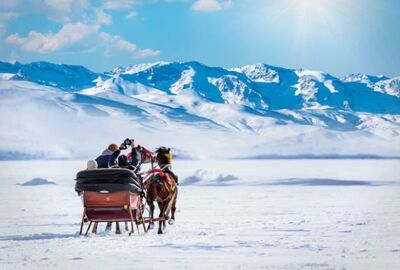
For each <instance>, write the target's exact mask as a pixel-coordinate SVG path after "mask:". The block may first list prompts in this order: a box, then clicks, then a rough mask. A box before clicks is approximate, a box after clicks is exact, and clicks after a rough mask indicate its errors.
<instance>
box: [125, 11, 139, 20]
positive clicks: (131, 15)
mask: <svg viewBox="0 0 400 270" xmlns="http://www.w3.org/2000/svg"><path fill="white" fill-rule="evenodd" d="M138 15H139V13H138V12H137V11H135V10H132V11H131V12H129V13H128V15H126V16H125V19H128V20H130V19H132V18H134V17H137V16H138Z"/></svg>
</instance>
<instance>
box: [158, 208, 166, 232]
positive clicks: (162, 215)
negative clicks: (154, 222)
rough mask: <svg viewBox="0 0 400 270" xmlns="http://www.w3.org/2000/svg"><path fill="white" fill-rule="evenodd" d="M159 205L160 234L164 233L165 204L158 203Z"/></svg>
mask: <svg viewBox="0 0 400 270" xmlns="http://www.w3.org/2000/svg"><path fill="white" fill-rule="evenodd" d="M158 207H159V208H160V215H159V216H158V217H159V222H158V234H162V233H163V226H165V204H163V203H158Z"/></svg>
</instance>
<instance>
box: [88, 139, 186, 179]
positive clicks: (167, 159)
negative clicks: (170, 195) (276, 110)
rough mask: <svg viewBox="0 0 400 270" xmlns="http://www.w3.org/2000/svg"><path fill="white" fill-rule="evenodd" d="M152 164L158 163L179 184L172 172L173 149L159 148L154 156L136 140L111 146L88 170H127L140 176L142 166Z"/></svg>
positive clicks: (90, 164) (128, 140)
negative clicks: (125, 151) (136, 142)
mask: <svg viewBox="0 0 400 270" xmlns="http://www.w3.org/2000/svg"><path fill="white" fill-rule="evenodd" d="M128 147H130V151H129V152H128V153H127V154H126V155H125V154H122V150H127V149H128ZM152 162H157V163H158V165H159V166H160V169H162V171H163V172H165V173H168V174H170V175H171V176H172V177H173V178H174V180H175V182H176V183H178V177H177V176H176V174H175V173H174V172H173V171H172V153H171V149H170V148H167V147H159V148H158V149H157V150H156V151H155V154H154V153H152V152H151V151H149V150H148V149H147V148H145V147H143V146H141V145H136V144H135V140H134V139H125V140H124V141H123V143H121V145H120V146H119V147H118V146H117V144H110V145H109V146H108V147H107V149H105V150H104V151H103V152H102V154H101V155H100V156H98V157H97V158H96V159H95V160H89V161H88V164H87V168H88V169H96V168H125V169H129V170H132V171H133V172H135V173H136V174H139V175H140V169H141V165H142V164H144V163H152Z"/></svg>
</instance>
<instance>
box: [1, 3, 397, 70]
mask: <svg viewBox="0 0 400 270" xmlns="http://www.w3.org/2000/svg"><path fill="white" fill-rule="evenodd" d="M399 18H400V1H398V0H120V1H109V0H98V1H94V0H92V1H90V0H36V1H28V0H2V1H1V2H0V60H3V61H13V60H18V61H21V62H32V61H39V60H45V61H51V62H55V63H66V64H80V65H84V66H86V67H88V68H90V69H92V70H95V71H107V70H111V69H112V68H113V67H116V66H126V65H132V64H137V63H145V62H154V61H180V62H183V61H191V60H196V61H200V62H202V63H204V64H207V65H211V66H223V67H234V66H241V65H246V64H251V63H266V64H270V65H275V66H282V67H287V68H306V69H316V70H322V71H326V72H329V73H331V74H333V75H336V76H343V75H345V74H349V73H368V74H383V75H387V76H390V77H393V76H399V75H400V51H399V48H400V19H399Z"/></svg>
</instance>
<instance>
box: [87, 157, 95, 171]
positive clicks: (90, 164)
mask: <svg viewBox="0 0 400 270" xmlns="http://www.w3.org/2000/svg"><path fill="white" fill-rule="evenodd" d="M87 169H88V170H94V169H97V162H96V160H93V159H91V160H89V161H88V162H87Z"/></svg>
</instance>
